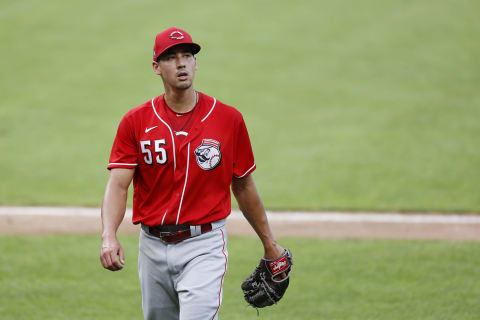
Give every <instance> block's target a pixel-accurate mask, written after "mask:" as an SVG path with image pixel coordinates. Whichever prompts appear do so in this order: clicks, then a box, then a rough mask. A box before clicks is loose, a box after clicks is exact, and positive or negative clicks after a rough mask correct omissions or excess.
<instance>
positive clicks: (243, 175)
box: [237, 163, 255, 178]
mask: <svg viewBox="0 0 480 320" xmlns="http://www.w3.org/2000/svg"><path fill="white" fill-rule="evenodd" d="M253 168H255V163H254V164H253V166H252V167H251V168H250V169H248V170H247V171H246V172H245V173H244V174H242V175H241V176H240V177H237V178H243V177H245V175H246V174H247V173H249V172H250V170H252V169H253Z"/></svg>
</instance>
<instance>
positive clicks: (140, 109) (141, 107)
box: [124, 100, 152, 118]
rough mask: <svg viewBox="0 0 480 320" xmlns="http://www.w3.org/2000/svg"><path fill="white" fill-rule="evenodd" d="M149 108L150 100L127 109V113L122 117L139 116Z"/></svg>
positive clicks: (150, 107)
mask: <svg viewBox="0 0 480 320" xmlns="http://www.w3.org/2000/svg"><path fill="white" fill-rule="evenodd" d="M151 109H152V100H148V101H145V102H144V103H142V104H140V105H138V106H136V107H133V108H131V109H130V110H128V111H127V113H125V115H124V118H135V117H141V116H142V115H143V114H144V113H145V112H150V111H151Z"/></svg>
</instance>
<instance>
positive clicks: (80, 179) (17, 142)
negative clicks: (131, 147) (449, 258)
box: [0, 0, 480, 212]
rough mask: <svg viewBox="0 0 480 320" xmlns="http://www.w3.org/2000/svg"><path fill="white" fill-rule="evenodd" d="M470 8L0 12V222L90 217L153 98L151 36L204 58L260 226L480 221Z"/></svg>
mask: <svg viewBox="0 0 480 320" xmlns="http://www.w3.org/2000/svg"><path fill="white" fill-rule="evenodd" d="M479 11H480V2H478V1H474V0H442V1H433V0H420V1H413V0H402V1H400V0H396V1H378V0H377V1H375V0H367V1H353V0H345V1H313V0H309V1H302V2H301V3H296V2H291V1H260V2H258V1H253V0H247V1H241V2H240V1H221V2H220V1H213V0H210V1H201V2H198V1H197V2H190V1H186V2H175V3H167V2H161V1H153V0H150V1H148V0H139V1H125V0H119V1H100V2H99V1H92V0H86V1H81V2H78V1H77V2H70V1H68V2H65V1H60V0H47V1H41V2H38V1H32V0H23V1H12V0H6V1H2V2H1V3H0V17H1V19H0V38H1V40H2V50H1V52H0V61H1V62H0V63H1V68H2V72H1V73H0V152H1V157H0V170H1V171H2V179H1V180H0V204H2V205H7V204H8V205H87V206H98V205H99V204H100V202H101V198H102V194H103V190H104V186H105V183H106V179H107V174H108V173H107V171H106V170H105V166H106V163H107V161H108V154H109V151H110V148H111V144H112V141H113V138H114V134H115V131H116V127H117V124H118V122H119V120H120V118H121V117H122V115H123V114H124V113H125V112H126V111H127V110H129V109H130V108H132V107H134V106H136V105H138V104H140V103H142V102H144V101H147V100H148V99H150V98H151V97H153V96H156V95H158V94H160V93H161V92H162V90H163V88H162V85H161V81H160V79H159V78H156V77H155V76H154V74H153V72H152V70H151V66H150V64H151V51H152V50H151V48H152V46H153V39H154V36H155V34H156V33H157V32H158V31H160V30H162V29H163V28H166V27H168V26H172V25H176V26H178V27H184V28H186V29H187V30H189V31H190V32H191V34H192V35H193V37H194V39H195V40H196V41H198V42H199V43H200V44H201V45H202V47H203V49H202V51H201V52H200V54H199V55H198V63H199V71H198V73H197V78H196V79H197V82H196V88H197V89H198V90H200V91H203V92H206V93H208V94H210V95H214V96H216V97H217V98H218V99H220V100H222V101H224V102H226V103H229V104H232V105H234V106H236V107H237V108H238V109H239V110H240V111H241V112H242V113H243V114H244V116H245V118H246V120H247V125H248V128H249V131H250V133H251V138H252V142H253V147H254V151H255V154H256V160H257V165H258V170H257V172H256V173H255V178H256V180H257V182H258V185H259V189H260V191H261V194H262V196H263V199H264V202H265V204H266V207H267V208H269V209H306V210H318V209H333V210H399V211H414V210H420V211H465V212H479V211H480V190H479V185H478V181H480V148H478V146H479V144H480V126H479V124H478V119H479V118H480V90H479V87H480V62H479V61H480V60H479V59H478V57H479V56H480V42H479V41H478V34H479V33H480V24H478V19H477V18H478V12H479Z"/></svg>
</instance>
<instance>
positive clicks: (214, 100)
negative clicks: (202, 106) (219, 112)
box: [200, 98, 217, 122]
mask: <svg viewBox="0 0 480 320" xmlns="http://www.w3.org/2000/svg"><path fill="white" fill-rule="evenodd" d="M215 104H217V99H215V98H213V105H212V109H210V111H209V112H208V113H207V115H206V116H205V118H203V119H202V120H201V121H200V122H203V121H205V119H207V118H208V116H209V115H210V113H212V111H213V108H215Z"/></svg>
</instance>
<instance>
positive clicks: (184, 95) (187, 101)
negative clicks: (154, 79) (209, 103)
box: [165, 87, 197, 113]
mask: <svg viewBox="0 0 480 320" xmlns="http://www.w3.org/2000/svg"><path fill="white" fill-rule="evenodd" d="M196 95H197V93H196V92H195V90H194V89H193V87H190V88H189V89H187V90H181V91H179V90H165V101H166V102H167V104H168V106H169V107H170V108H171V109H172V110H173V111H175V112H178V113H186V112H189V111H190V110H192V109H193V108H194V107H195V105H196V102H197V97H196Z"/></svg>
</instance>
